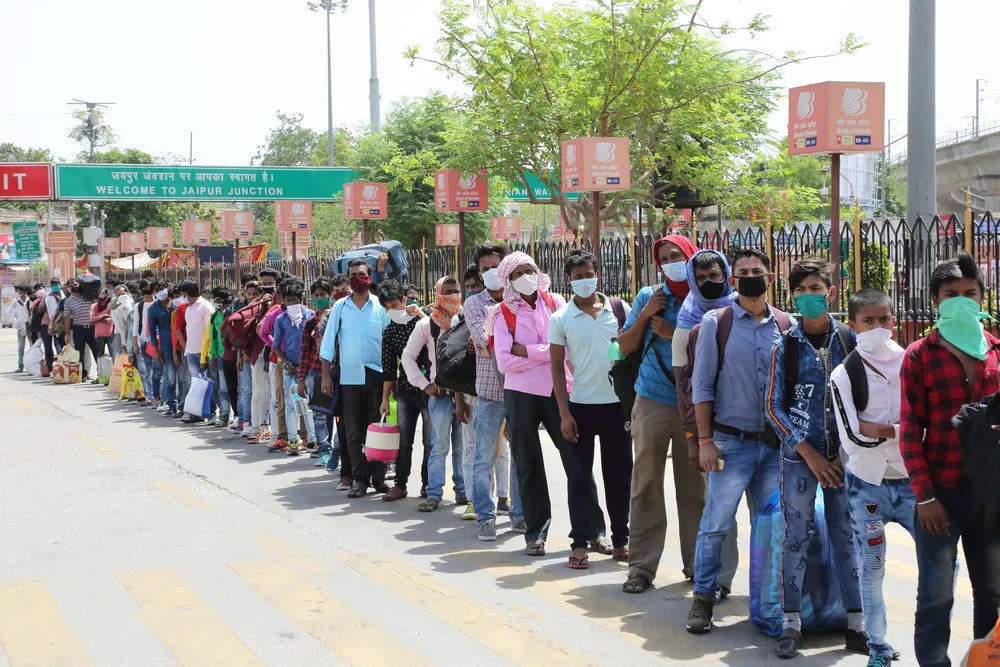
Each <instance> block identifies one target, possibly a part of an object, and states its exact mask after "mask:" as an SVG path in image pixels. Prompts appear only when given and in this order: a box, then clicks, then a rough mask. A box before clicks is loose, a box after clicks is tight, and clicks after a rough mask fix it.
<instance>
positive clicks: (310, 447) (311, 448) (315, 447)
mask: <svg viewBox="0 0 1000 667" xmlns="http://www.w3.org/2000/svg"><path fill="white" fill-rule="evenodd" d="M306 449H308V450H309V451H310V452H315V451H317V450H318V449H319V445H317V444H316V443H315V442H307V443H306Z"/></svg>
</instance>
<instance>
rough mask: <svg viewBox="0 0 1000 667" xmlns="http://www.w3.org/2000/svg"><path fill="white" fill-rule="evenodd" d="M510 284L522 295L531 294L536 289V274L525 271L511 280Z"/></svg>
mask: <svg viewBox="0 0 1000 667" xmlns="http://www.w3.org/2000/svg"><path fill="white" fill-rule="evenodd" d="M511 285H513V286H514V289H516V290H517V291H518V292H519V293H521V294H523V295H524V296H531V295H532V294H534V293H535V292H537V291H538V274H537V273H526V274H524V275H523V276H521V277H520V278H518V279H517V280H515V281H514V282H512V283H511Z"/></svg>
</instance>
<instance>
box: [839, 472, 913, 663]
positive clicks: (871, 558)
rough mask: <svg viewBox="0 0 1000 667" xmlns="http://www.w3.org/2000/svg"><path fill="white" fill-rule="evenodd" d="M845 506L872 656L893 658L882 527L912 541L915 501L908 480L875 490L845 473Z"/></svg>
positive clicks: (889, 482)
mask: <svg viewBox="0 0 1000 667" xmlns="http://www.w3.org/2000/svg"><path fill="white" fill-rule="evenodd" d="M847 502H848V505H849V506H850V508H851V525H852V526H853V528H854V541H855V545H856V547H857V550H858V560H860V561H861V607H862V609H864V612H865V632H867V633H868V652H869V653H870V654H871V655H873V656H874V655H877V654H880V653H882V654H885V655H892V647H891V646H889V645H888V644H886V643H885V633H886V630H887V627H886V619H885V599H884V598H883V597H882V581H883V580H884V579H885V524H887V523H890V522H893V521H895V522H896V523H898V524H899V525H901V526H902V527H903V528H906V531H907V532H908V533H909V534H910V536H911V537H913V516H914V510H915V509H916V507H917V499H916V497H915V496H914V495H913V489H911V488H910V480H909V479H885V480H882V484H881V485H879V486H875V485H873V484H869V483H868V482H866V481H864V480H862V479H860V478H858V477H855V476H854V475H852V474H851V473H850V472H848V473H847Z"/></svg>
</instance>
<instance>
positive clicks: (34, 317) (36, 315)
mask: <svg viewBox="0 0 1000 667" xmlns="http://www.w3.org/2000/svg"><path fill="white" fill-rule="evenodd" d="M44 317H45V297H44V296H43V297H42V298H40V299H36V300H35V305H33V306H32V307H31V321H30V322H29V323H28V328H29V329H30V330H31V331H41V330H42V319H43V318H44ZM49 330H50V331H51V327H49Z"/></svg>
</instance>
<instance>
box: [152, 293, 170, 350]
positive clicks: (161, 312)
mask: <svg viewBox="0 0 1000 667" xmlns="http://www.w3.org/2000/svg"><path fill="white" fill-rule="evenodd" d="M146 308H147V309H148V310H147V312H146V324H147V325H148V326H149V340H151V341H152V342H153V344H154V345H156V346H158V347H159V348H160V353H161V354H163V355H167V354H171V355H172V354H173V352H172V350H173V342H172V341H173V339H172V338H171V337H172V336H173V333H172V332H171V328H170V315H171V314H172V312H173V310H172V309H171V308H167V307H166V306H164V305H163V304H162V303H160V302H159V301H154V302H153V303H149V304H146Z"/></svg>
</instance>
